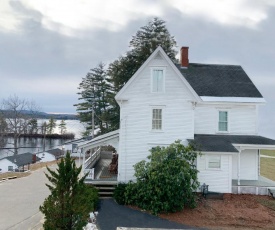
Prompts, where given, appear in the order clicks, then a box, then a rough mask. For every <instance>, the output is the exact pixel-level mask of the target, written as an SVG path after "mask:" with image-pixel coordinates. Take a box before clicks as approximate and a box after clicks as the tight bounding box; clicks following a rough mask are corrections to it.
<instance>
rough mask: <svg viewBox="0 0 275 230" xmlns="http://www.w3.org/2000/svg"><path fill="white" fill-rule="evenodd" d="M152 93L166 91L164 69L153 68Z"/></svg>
mask: <svg viewBox="0 0 275 230" xmlns="http://www.w3.org/2000/svg"><path fill="white" fill-rule="evenodd" d="M151 84H152V85H151V91H152V93H162V92H164V69H163V68H154V69H153V70H152V81H151Z"/></svg>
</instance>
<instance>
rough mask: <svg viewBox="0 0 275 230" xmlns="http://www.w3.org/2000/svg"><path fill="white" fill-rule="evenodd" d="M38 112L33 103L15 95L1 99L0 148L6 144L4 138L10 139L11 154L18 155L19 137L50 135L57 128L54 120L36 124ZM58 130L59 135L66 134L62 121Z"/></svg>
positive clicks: (64, 124)
mask: <svg viewBox="0 0 275 230" xmlns="http://www.w3.org/2000/svg"><path fill="white" fill-rule="evenodd" d="M26 111H28V113H26ZM38 111H39V108H38V106H37V105H36V104H35V103H34V102H32V101H29V100H26V99H21V98H19V97H18V96H16V95H13V96H10V97H9V98H7V99H3V100H2V102H1V104H0V147H4V146H5V145H6V144H7V138H6V137H12V138H13V143H12V144H13V149H14V151H13V152H14V154H18V142H19V138H20V137H22V136H44V137H45V136H46V135H52V134H53V132H54V129H55V128H56V127H57V124H56V120H55V119H53V118H50V120H49V121H48V122H46V121H45V122H43V123H42V124H38V120H37V118H36V114H37V113H39V112H38ZM58 128H59V131H60V134H61V135H64V134H66V131H67V128H66V122H65V121H64V120H62V121H61V122H60V124H59V125H58ZM47 137H48V136H47Z"/></svg>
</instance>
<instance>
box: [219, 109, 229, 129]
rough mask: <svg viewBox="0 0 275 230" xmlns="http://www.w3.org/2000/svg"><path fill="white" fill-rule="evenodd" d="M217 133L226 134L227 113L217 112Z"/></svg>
mask: <svg viewBox="0 0 275 230" xmlns="http://www.w3.org/2000/svg"><path fill="white" fill-rule="evenodd" d="M218 126H219V127H218V131H219V132H228V111H219V125H218Z"/></svg>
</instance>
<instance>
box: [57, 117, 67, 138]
mask: <svg viewBox="0 0 275 230" xmlns="http://www.w3.org/2000/svg"><path fill="white" fill-rule="evenodd" d="M58 128H59V130H60V134H61V135H63V134H64V133H66V131H67V127H66V122H65V121H64V120H61V122H60V124H59V125H58Z"/></svg>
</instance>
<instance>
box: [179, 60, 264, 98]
mask: <svg viewBox="0 0 275 230" xmlns="http://www.w3.org/2000/svg"><path fill="white" fill-rule="evenodd" d="M175 65H176V67H177V68H178V69H179V71H180V72H181V74H182V75H183V76H184V77H185V79H186V80H187V81H188V82H189V84H190V85H191V86H192V88H193V89H194V90H195V91H196V93H197V94H198V95H199V96H213V97H255V98H262V95H261V93H260V92H259V91H258V89H257V88H256V86H255V85H254V84H253V82H252V81H251V80H250V78H249V77H248V76H247V74H246V73H245V71H244V70H243V68H242V67H241V66H237V65H210V64H194V63H190V64H189V66H188V68H181V66H180V65H179V64H175Z"/></svg>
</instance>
